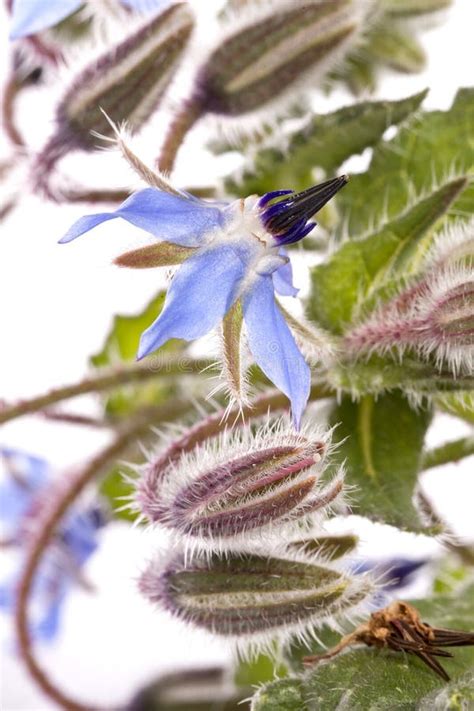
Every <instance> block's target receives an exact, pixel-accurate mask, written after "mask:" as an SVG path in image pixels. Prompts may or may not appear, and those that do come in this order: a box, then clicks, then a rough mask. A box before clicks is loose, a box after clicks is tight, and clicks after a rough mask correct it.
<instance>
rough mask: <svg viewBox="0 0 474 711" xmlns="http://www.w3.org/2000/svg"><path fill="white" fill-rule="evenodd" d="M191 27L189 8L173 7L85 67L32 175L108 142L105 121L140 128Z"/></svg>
mask: <svg viewBox="0 0 474 711" xmlns="http://www.w3.org/2000/svg"><path fill="white" fill-rule="evenodd" d="M193 25H194V19H193V15H192V12H191V10H190V8H189V6H188V4H187V3H183V2H181V3H177V4H173V5H171V6H170V7H168V8H167V9H166V10H164V12H162V13H160V14H158V15H155V16H154V17H153V18H152V19H151V20H149V21H148V22H147V23H146V24H144V25H142V26H141V27H140V28H139V29H138V30H136V31H135V32H133V33H132V34H130V36H128V37H127V38H126V39H125V40H123V41H122V42H120V43H119V44H117V45H115V46H113V47H111V48H110V49H109V50H108V51H107V52H105V53H104V54H102V55H101V56H100V57H99V58H98V59H96V60H95V61H94V62H92V63H91V64H89V65H88V66H87V67H86V68H85V69H84V70H83V71H82V72H81V73H80V74H79V75H78V76H77V77H76V78H75V79H74V80H73V82H72V84H71V86H70V87H69V89H68V90H67V91H66V93H65V95H64V97H63V99H62V100H61V101H60V103H59V106H58V108H57V112H56V130H55V132H54V133H53V135H52V137H51V139H50V141H49V142H48V144H47V145H46V147H45V149H44V150H43V151H42V153H41V155H40V157H39V159H38V166H37V171H38V172H41V171H43V172H44V171H45V170H46V172H49V171H50V170H51V168H52V167H53V166H54V164H55V163H56V162H57V160H59V159H60V158H61V157H63V156H64V155H65V154H66V153H67V152H68V151H69V150H71V149H76V148H79V149H82V150H86V151H89V150H92V149H94V147H95V146H96V144H97V134H100V135H103V136H107V137H110V136H112V135H113V127H112V125H111V123H110V122H109V120H108V119H107V116H110V118H111V119H112V121H114V122H116V123H118V124H120V123H121V122H124V121H125V122H127V126H128V127H129V129H130V130H131V131H135V130H137V129H138V128H140V127H141V126H142V125H143V124H144V123H145V122H146V121H147V120H148V119H149V118H150V116H151V115H152V113H153V112H154V111H155V109H156V107H157V106H158V104H159V102H160V99H161V98H162V96H163V94H164V92H165V90H166V89H167V87H168V84H169V82H170V80H171V78H172V76H173V73H174V72H175V70H176V67H177V64H178V61H179V59H180V58H181V55H182V53H183V50H184V48H185V47H186V45H187V42H188V39H189V37H190V34H191V31H192V29H193Z"/></svg>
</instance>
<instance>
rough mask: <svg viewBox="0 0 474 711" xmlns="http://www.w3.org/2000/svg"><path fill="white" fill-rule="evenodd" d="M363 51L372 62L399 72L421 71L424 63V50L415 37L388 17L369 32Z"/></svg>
mask: <svg viewBox="0 0 474 711" xmlns="http://www.w3.org/2000/svg"><path fill="white" fill-rule="evenodd" d="M364 51H365V52H366V53H367V54H368V55H369V57H370V58H371V59H372V61H373V62H374V63H378V64H386V65H387V66H389V67H391V68H392V69H395V70H396V71H399V72H406V73H409V74H411V73H416V72H421V70H422V69H423V68H424V66H425V64H426V54H425V51H424V49H423V47H422V46H421V44H420V43H419V42H418V40H417V39H416V37H415V36H414V35H413V34H410V33H409V32H408V30H407V28H406V27H405V26H403V25H401V24H400V25H397V24H396V23H394V22H393V19H392V18H390V17H389V18H388V20H387V21H386V22H384V23H382V24H381V25H380V26H379V27H378V28H377V29H376V30H375V31H374V32H372V33H371V36H370V39H369V40H368V42H367V44H366V46H365V47H364Z"/></svg>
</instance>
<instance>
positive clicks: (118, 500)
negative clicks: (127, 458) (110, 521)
mask: <svg viewBox="0 0 474 711" xmlns="http://www.w3.org/2000/svg"><path fill="white" fill-rule="evenodd" d="M131 473H132V472H131V470H130V469H129V467H127V466H126V465H125V464H124V465H120V464H117V465H116V466H115V467H113V468H112V469H111V470H110V472H109V473H108V474H107V475H106V476H105V477H104V478H103V479H102V481H101V483H100V486H99V492H100V494H101V495H102V496H104V497H105V498H106V499H107V500H108V502H109V505H110V507H111V509H112V515H113V517H114V519H121V520H122V521H130V522H133V521H135V519H136V518H137V514H136V513H134V512H133V511H131V510H130V509H129V508H124V505H125V504H126V503H127V501H128V500H129V497H130V495H131V494H132V492H133V486H132V485H131V484H130V482H128V481H127V480H126V479H125V474H131Z"/></svg>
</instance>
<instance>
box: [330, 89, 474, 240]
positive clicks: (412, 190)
mask: <svg viewBox="0 0 474 711" xmlns="http://www.w3.org/2000/svg"><path fill="white" fill-rule="evenodd" d="M473 165H474V89H461V90H460V91H459V92H458V94H457V96H456V98H455V101H454V103H453V105H452V108H451V109H450V110H449V111H432V112H429V113H424V114H422V115H421V116H419V117H417V119H416V120H414V121H411V122H409V123H408V124H407V125H405V126H403V127H401V129H400V130H399V131H398V133H397V135H396V136H395V137H394V138H393V139H392V140H390V141H386V142H382V143H379V145H378V146H377V147H376V148H375V149H374V154H373V157H372V161H371V163H370V166H369V168H368V170H367V172H365V173H362V174H360V175H356V176H353V178H352V180H351V181H350V182H349V184H348V185H347V186H346V188H345V189H344V190H343V191H342V192H341V194H340V196H339V202H338V205H339V208H340V210H341V212H342V217H343V220H342V222H341V232H342V229H343V230H344V232H347V234H349V235H350V236H351V237H352V238H354V237H361V236H363V235H366V234H368V233H370V232H373V231H374V227H373V226H374V225H381V224H383V223H385V222H388V221H389V220H393V219H395V218H396V217H397V216H400V215H401V214H402V213H404V212H406V210H407V206H410V205H413V203H414V202H418V201H419V199H420V198H419V197H418V198H416V197H414V195H415V196H416V195H418V196H423V195H426V194H432V193H433V191H434V190H435V189H436V188H437V187H439V186H440V185H443V184H445V183H446V182H447V181H449V180H453V178H454V177H466V176H469V175H470V176H472V173H473ZM473 210H474V185H473V184H472V182H471V185H470V187H469V188H468V189H466V190H465V191H464V192H463V194H462V195H461V196H460V197H459V198H458V199H457V200H456V202H455V203H454V205H452V206H451V209H450V214H451V215H452V216H454V217H456V218H459V217H462V216H466V215H467V216H469V215H470V214H472V212H473ZM342 226H343V227H342Z"/></svg>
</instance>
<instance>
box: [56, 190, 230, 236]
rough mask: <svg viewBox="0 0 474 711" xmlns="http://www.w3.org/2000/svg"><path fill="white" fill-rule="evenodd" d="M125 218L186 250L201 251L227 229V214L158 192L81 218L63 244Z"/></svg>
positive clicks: (144, 192)
mask: <svg viewBox="0 0 474 711" xmlns="http://www.w3.org/2000/svg"><path fill="white" fill-rule="evenodd" d="M116 217H122V218H123V219H124V220H127V222H130V223H131V224H132V225H135V226H136V227H140V228H141V229H142V230H145V231H146V232H149V233H150V234H152V235H153V236H154V237H157V238H158V239H161V240H166V241H167V242H174V243H175V244H179V245H181V246H182V247H198V246H200V244H201V243H202V240H203V237H204V236H205V235H206V234H207V233H208V232H211V231H213V230H215V229H217V228H219V227H223V226H224V224H225V222H226V219H227V216H226V213H225V210H224V209H222V208H219V207H215V206H212V205H207V204H206V203H205V202H203V201H199V202H198V201H194V200H188V199H186V198H184V197H179V196H177V195H172V194H171V193H166V192H163V191H161V190H156V189H155V188H146V189H145V190H140V192H138V193H134V194H133V195H131V196H130V197H129V198H127V200H125V202H124V203H122V205H121V206H120V207H119V208H118V210H115V212H101V213H98V214H95V215H86V216H85V217H81V218H80V219H79V220H77V222H75V223H74V224H73V226H72V227H71V228H70V229H69V230H68V232H67V233H66V234H65V235H64V237H63V238H62V239H60V240H59V242H60V244H64V243H66V242H71V241H72V240H73V239H76V237H80V235H83V234H84V233H85V232H88V231H89V230H91V229H92V228H93V227H96V226H97V225H100V224H101V223H102V222H107V221H108V220H114V219H115V218H116Z"/></svg>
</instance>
